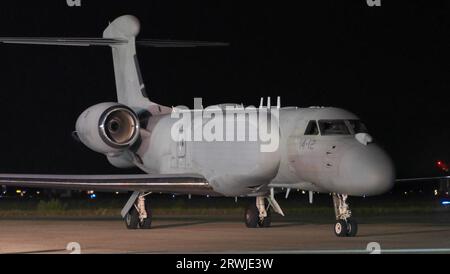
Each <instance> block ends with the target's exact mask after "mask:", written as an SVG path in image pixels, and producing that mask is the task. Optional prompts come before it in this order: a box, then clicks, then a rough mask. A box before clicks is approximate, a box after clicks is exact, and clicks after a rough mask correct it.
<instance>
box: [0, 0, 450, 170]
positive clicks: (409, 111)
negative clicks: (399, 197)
mask: <svg viewBox="0 0 450 274" xmlns="http://www.w3.org/2000/svg"><path fill="white" fill-rule="evenodd" d="M10 2H11V3H7V2H6V1H3V2H2V4H1V7H0V26H1V27H0V36H68V37H100V36H101V34H102V32H103V30H104V28H105V27H106V26H107V23H108V21H112V20H113V19H114V18H115V17H117V16H120V15H123V14H133V15H136V16H137V17H138V18H140V20H141V24H142V30H141V35H140V37H141V38H161V39H164V38H168V39H186V40H207V41H225V42H229V43H231V46H230V47H227V48H204V49H198V48H197V49H153V48H138V56H139V60H140V64H141V69H142V73H143V76H144V81H145V83H146V86H147V92H148V94H149V95H150V97H151V99H152V100H153V101H156V102H158V103H161V104H163V105H168V106H172V105H173V106H176V105H188V106H192V105H193V97H203V100H204V101H203V104H204V105H211V104H216V103H224V102H234V103H244V104H246V105H257V104H258V103H259V97H261V96H272V97H273V98H275V97H276V96H281V97H282V104H283V105H289V106H293V105H295V106H300V107H308V106H335V107H342V108H345V109H348V110H350V111H352V112H354V113H356V114H357V115H359V116H360V117H361V118H362V119H363V120H364V121H365V122H366V124H367V125H368V128H369V130H370V132H371V134H372V135H373V136H374V137H375V140H376V142H377V143H379V144H380V145H381V146H382V147H384V148H385V149H386V150H387V151H388V153H389V154H390V155H391V156H392V158H393V159H394V161H395V164H396V167H397V171H398V177H403V178H404V177H413V176H430V175H439V172H437V170H436V168H435V166H434V165H435V161H436V160H437V159H442V160H445V161H449V160H450V146H449V139H450V129H449V125H450V124H449V118H450V117H449V116H450V115H449V114H450V111H449V100H448V96H447V94H449V92H450V2H449V1H386V0H385V1H382V7H377V8H369V7H368V6H367V5H366V1H365V0H353V1H339V0H336V1H325V0H320V1H319V0H310V1H283V2H282V1H271V2H269V1H231V0H226V1H212V0H205V1H181V0H180V1H167V0H164V1H149V0H147V1H98V0H96V1H92V0H91V1H88V0H82V7H80V8H69V7H67V5H66V3H65V0H54V1H32V3H30V4H28V3H27V4H24V3H26V2H25V1H10ZM30 2H31V1H30ZM393 2H394V3H393ZM244 3H245V4H244ZM294 3H299V4H294ZM0 62H1V63H0V82H1V91H0V106H1V107H0V121H1V126H0V143H1V144H2V145H1V148H2V149H1V151H0V152H1V157H0V172H1V173H12V172H20V173H65V172H69V173H76V174H81V173H85V174H95V173H100V174H103V173H130V172H136V170H119V169H116V168H114V167H112V166H110V165H109V163H108V162H107V160H106V158H105V157H104V156H103V155H100V154H97V153H95V152H92V151H90V150H89V149H87V148H86V147H84V146H83V145H82V144H80V143H77V142H75V141H74V140H73V139H72V138H71V132H72V131H73V130H74V127H75V121H76V119H77V117H78V115H79V114H80V113H81V112H82V111H83V110H85V109H86V108H88V107H89V106H91V105H94V104H97V103H100V102H104V101H114V100H115V99H116V92H115V83H114V75H113V66H112V58H111V51H110V49H109V48H107V47H80V48H77V47H50V46H24V45H0Z"/></svg>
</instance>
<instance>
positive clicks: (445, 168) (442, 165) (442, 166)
mask: <svg viewBox="0 0 450 274" xmlns="http://www.w3.org/2000/svg"><path fill="white" fill-rule="evenodd" d="M436 166H437V167H438V168H439V169H441V170H442V171H444V172H448V166H447V164H446V163H445V162H444V161H437V162H436Z"/></svg>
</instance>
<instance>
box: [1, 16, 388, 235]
mask: <svg viewBox="0 0 450 274" xmlns="http://www.w3.org/2000/svg"><path fill="white" fill-rule="evenodd" d="M139 32H140V23H139V21H138V19H137V18H136V17H134V16H132V15H124V16H121V17H119V18H117V19H115V20H114V21H113V22H111V23H110V24H109V25H108V27H107V28H106V29H105V31H104V33H103V37H102V38H18V37H9V38H0V43H8V44H38V45H62V46H109V47H111V48H112V54H113V63H114V72H115V81H116V89H117V102H103V103H100V104H97V105H94V106H91V107H89V108H88V109H87V110H86V111H84V112H83V113H82V114H81V115H80V116H79V118H78V120H77V122H76V126H75V127H76V131H75V135H76V137H77V138H78V139H79V140H80V141H81V142H82V143H83V144H84V145H86V146H87V147H89V148H90V149H92V150H93V151H95V152H98V153H102V154H104V155H105V156H106V158H107V160H108V161H109V162H110V163H111V164H112V165H113V166H115V167H118V168H131V167H138V168H140V169H141V170H142V171H144V172H145V173H146V174H144V175H140V174H139V175H138V174H133V175H96V176H91V175H36V174H35V175H27V174H0V185H6V186H22V187H36V188H54V189H69V190H96V191H132V192H133V194H132V195H131V197H130V199H129V200H128V202H127V203H126V204H125V206H124V207H123V209H122V212H121V215H122V217H123V218H124V220H125V223H126V226H127V228H129V229H148V228H150V227H151V223H152V213H151V212H152V211H151V207H150V202H149V198H148V197H149V196H147V195H148V194H150V193H152V192H156V193H158V192H162V193H177V194H187V195H209V196H226V197H254V198H255V202H252V203H250V205H249V206H248V207H247V209H246V211H245V224H246V226H247V227H249V228H257V227H269V226H270V224H271V210H273V211H274V212H276V213H278V214H281V215H284V213H283V210H282V209H281V207H280V205H279V204H278V202H277V201H276V199H275V195H274V194H275V193H277V192H279V191H280V190H281V189H284V190H287V195H288V194H289V191H290V190H291V189H301V190H304V191H309V192H310V198H312V193H313V192H320V193H331V194H332V197H333V201H334V208H335V213H336V224H335V226H334V231H335V233H336V235H337V236H339V237H352V236H355V235H356V234H357V222H356V221H355V219H354V218H353V217H352V213H351V210H350V207H349V204H348V202H347V198H348V196H369V195H378V194H382V193H385V192H387V191H388V190H390V189H391V188H392V186H393V185H394V181H395V171H394V166H393V163H392V161H391V159H390V157H389V156H388V155H387V154H386V152H384V151H383V150H382V149H381V148H380V147H379V146H378V145H377V144H375V143H374V142H373V139H372V137H371V136H370V135H369V133H368V132H367V129H366V127H365V126H364V124H363V123H362V122H361V121H360V119H359V118H358V117H357V116H356V115H354V114H352V113H350V112H348V111H346V110H343V109H339V108H328V107H327V108H324V107H310V108H298V107H281V103H280V100H279V98H278V100H277V104H276V105H274V106H272V105H271V103H270V99H268V100H267V103H266V105H264V103H263V100H261V103H260V106H259V107H255V108H248V107H245V108H244V106H242V105H236V104H223V105H219V106H214V107H208V108H203V106H201V104H198V103H197V106H196V107H195V108H194V109H186V108H181V107H167V106H162V105H160V104H158V103H155V102H153V101H151V100H150V98H149V96H148V95H147V93H146V89H145V86H144V82H143V80H142V75H141V73H140V69H139V64H138V59H137V55H136V46H151V47H200V46H225V45H226V44H224V43H213V42H183V41H163V40H148V39H147V40H136V37H137V36H138V34H139ZM230 111H232V115H227V113H228V112H230ZM181 116H186V117H187V118H186V119H184V121H185V123H184V124H183V123H180V120H182V119H180V117H181ZM220 116H223V117H225V116H226V117H237V118H236V119H233V120H232V121H231V122H230V123H229V122H228V120H226V119H225V120H226V121H222V122H221V121H220V120H219V119H218V118H220ZM251 117H253V118H256V120H255V119H251ZM184 118H185V117H184ZM263 118H264V119H263ZM212 120H215V122H217V121H219V122H218V123H215V127H216V128H214V129H212V128H210V131H209V133H210V134H213V135H214V136H215V137H216V138H212V139H211V138H209V139H208V138H202V137H205V136H202V133H204V131H202V129H204V128H205V127H207V126H208V124H209V123H210V122H212ZM220 125H225V127H224V128H225V129H223V128H221V129H220V130H219V129H218V127H219V126H220ZM239 128H241V129H242V128H244V129H245V130H244V133H242V131H241V132H240V131H239V130H238V129H239ZM262 128H264V129H269V128H270V133H269V135H267V136H269V137H270V138H265V139H264V138H253V139H252V138H248V137H249V136H250V137H252V136H253V137H258V135H264V134H262V133H264V132H267V133H268V132H269V130H267V131H264V130H261V129H262ZM195 129H197V130H198V129H200V135H198V134H197V133H196V132H195ZM252 132H253V133H255V134H252ZM177 134H178V135H177ZM174 135H177V136H178V138H177V137H176V136H175V137H174ZM180 136H181V137H180ZM198 136H200V137H201V138H197V137H198ZM223 136H225V137H223ZM267 136H266V137H267ZM191 137H192V138H191ZM222 137H223V138H222ZM229 137H236V138H229Z"/></svg>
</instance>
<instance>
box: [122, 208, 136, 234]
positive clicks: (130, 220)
mask: <svg viewBox="0 0 450 274" xmlns="http://www.w3.org/2000/svg"><path fill="white" fill-rule="evenodd" d="M125 225H126V226H127V228H128V229H137V228H138V227H139V213H138V212H137V210H136V208H135V207H134V206H133V207H132V208H131V209H130V211H128V213H127V215H125Z"/></svg>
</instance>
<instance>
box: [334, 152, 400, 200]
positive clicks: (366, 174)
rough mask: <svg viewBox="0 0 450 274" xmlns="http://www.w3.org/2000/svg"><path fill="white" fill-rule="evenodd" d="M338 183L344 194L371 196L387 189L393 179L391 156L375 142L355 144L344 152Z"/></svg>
mask: <svg viewBox="0 0 450 274" xmlns="http://www.w3.org/2000/svg"><path fill="white" fill-rule="evenodd" d="M338 178H339V179H338V180H339V184H340V185H341V187H343V188H344V189H347V192H348V193H346V194H349V195H355V196H364V195H367V196H371V195H378V194H383V193H385V192H387V191H389V190H390V189H391V188H392V187H393V185H394V180H395V170H394V165H393V163H392V160H391V158H390V157H389V156H388V155H387V153H386V152H384V151H383V150H382V149H381V148H380V147H378V146H377V145H375V144H369V145H367V146H364V145H360V144H358V145H355V146H354V147H352V148H350V149H349V150H348V151H346V152H344V154H343V156H342V158H341V161H340V165H339V175H338Z"/></svg>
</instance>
